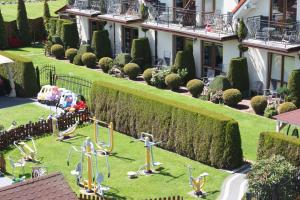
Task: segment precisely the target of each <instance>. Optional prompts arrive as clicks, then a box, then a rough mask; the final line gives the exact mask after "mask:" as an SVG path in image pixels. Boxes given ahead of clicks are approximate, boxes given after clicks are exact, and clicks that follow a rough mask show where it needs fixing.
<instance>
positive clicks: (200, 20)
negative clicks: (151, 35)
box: [146, 5, 234, 34]
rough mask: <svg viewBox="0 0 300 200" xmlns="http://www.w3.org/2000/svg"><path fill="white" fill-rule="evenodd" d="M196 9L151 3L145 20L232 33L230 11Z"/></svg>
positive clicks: (193, 28) (158, 23)
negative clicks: (206, 11)
mask: <svg viewBox="0 0 300 200" xmlns="http://www.w3.org/2000/svg"><path fill="white" fill-rule="evenodd" d="M197 10H198V9H197V8H195V9H184V8H175V7H167V6H155V5H152V6H150V7H149V17H148V19H147V21H146V22H149V23H156V24H157V25H160V24H161V25H167V26H170V27H171V26H178V27H185V28H188V29H192V30H197V29H204V30H206V31H207V32H215V33H224V34H233V33H234V31H233V20H232V18H233V15H232V14H231V13H228V14H221V13H220V12H213V13H203V12H200V11H197Z"/></svg>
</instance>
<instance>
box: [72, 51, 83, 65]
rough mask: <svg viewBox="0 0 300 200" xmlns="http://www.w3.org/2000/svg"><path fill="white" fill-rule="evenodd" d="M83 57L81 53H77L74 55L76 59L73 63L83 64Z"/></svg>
mask: <svg viewBox="0 0 300 200" xmlns="http://www.w3.org/2000/svg"><path fill="white" fill-rule="evenodd" d="M81 57H82V55H81V54H77V55H76V56H75V57H74V59H73V64H74V65H79V66H83V63H82V60H81Z"/></svg>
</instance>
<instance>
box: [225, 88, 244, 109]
mask: <svg viewBox="0 0 300 200" xmlns="http://www.w3.org/2000/svg"><path fill="white" fill-rule="evenodd" d="M242 99H243V96H242V93H241V92H240V91H239V90H238V89H228V90H225V91H224V93H223V100H224V103H225V104H226V105H228V106H231V107H235V106H237V105H238V103H239V102H241V101H242Z"/></svg>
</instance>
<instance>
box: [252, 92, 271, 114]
mask: <svg viewBox="0 0 300 200" xmlns="http://www.w3.org/2000/svg"><path fill="white" fill-rule="evenodd" d="M250 103H251V107H252V109H253V110H254V112H255V113H256V114H259V115H262V114H264V111H265V109H266V107H267V106H268V100H267V98H266V97H264V96H255V97H253V98H252V99H251V102H250Z"/></svg>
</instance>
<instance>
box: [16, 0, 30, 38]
mask: <svg viewBox="0 0 300 200" xmlns="http://www.w3.org/2000/svg"><path fill="white" fill-rule="evenodd" d="M17 26H18V30H19V34H20V38H21V40H22V41H23V42H24V44H29V43H30V42H31V36H30V34H29V22H28V18H27V12H26V7H25V3H24V0H18V14H17Z"/></svg>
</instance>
